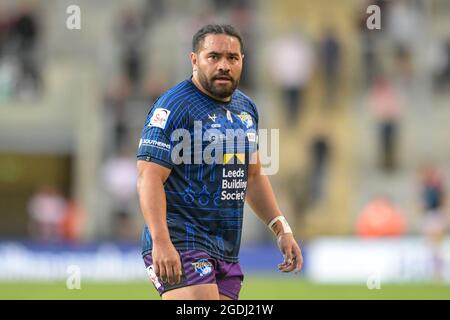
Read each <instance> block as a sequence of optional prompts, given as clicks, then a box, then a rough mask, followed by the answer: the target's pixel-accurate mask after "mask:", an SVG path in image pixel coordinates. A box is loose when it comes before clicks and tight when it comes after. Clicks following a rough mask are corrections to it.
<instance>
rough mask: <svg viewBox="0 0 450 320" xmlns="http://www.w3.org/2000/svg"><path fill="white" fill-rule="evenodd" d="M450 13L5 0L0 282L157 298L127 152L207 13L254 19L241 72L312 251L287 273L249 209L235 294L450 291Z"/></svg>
mask: <svg viewBox="0 0 450 320" xmlns="http://www.w3.org/2000/svg"><path fill="white" fill-rule="evenodd" d="M372 4H375V5H377V6H378V7H379V8H381V30H369V29H368V28H367V25H366V21H367V19H368V18H369V16H371V14H370V13H367V11H366V9H367V8H368V7H369V5H372ZM70 5H77V6H79V7H80V9H81V29H80V30H69V29H68V28H67V27H66V20H67V19H68V17H69V16H70V14H69V13H67V12H66V10H67V8H68V7H69V6H70ZM449 18H450V2H449V1H447V0H429V1H426V0H403V1H402V0H389V1H388V0H372V1H364V0H341V1H326V0H315V1H309V0H284V1H272V0H270V1H263V0H245V1H243V0H241V1H238V0H233V1H231V0H228V1H226V0H209V1H208V0H195V1H178V0H133V1H126V3H125V1H119V0H111V1H100V0H93V1H88V0H40V1H39V0H36V1H14V0H2V1H1V2H0V217H1V219H0V221H1V222H0V299H16V298H22V299H29V298H31V299H40V298H42V299H47V298H53V299H83V298H84V299H127V298H129V299H157V298H158V296H157V295H156V293H155V290H154V289H153V288H152V286H151V284H150V282H149V281H148V280H147V276H146V274H145V269H144V265H143V263H142V261H141V259H140V246H139V239H140V232H141V227H142V223H143V220H142V218H141V214H140V211H139V208H138V202H137V195H136V191H135V182H136V169H135V157H134V155H135V151H136V149H137V145H138V140H139V135H140V130H141V127H142V125H143V122H144V120H145V116H146V114H147V111H148V108H149V106H150V105H151V103H152V101H153V100H154V99H155V98H156V97H157V96H158V95H159V94H160V93H161V92H163V91H165V90H166V89H167V88H169V87H171V86H172V85H174V84H175V83H177V82H179V81H181V80H183V79H185V78H186V77H188V76H189V75H190V63H189V59H188V54H189V52H190V41H191V37H192V34H193V33H194V32H195V31H196V30H197V29H198V28H199V27H201V26H202V25H204V24H206V23H209V22H219V23H230V24H232V25H234V26H235V27H237V28H238V29H239V30H240V31H241V32H242V34H243V35H244V41H245V46H246V49H245V53H246V57H245V65H244V74H243V78H242V81H241V89H243V90H244V92H246V93H247V94H248V95H250V96H251V97H252V98H253V99H254V100H255V101H256V103H257V105H258V107H259V113H260V117H261V124H260V127H261V128H266V129H280V131H279V133H280V144H279V150H280V154H279V160H280V167H279V171H278V173H277V174H276V175H272V176H271V177H270V179H271V181H272V183H273V186H274V189H275V192H276V195H277V197H278V200H279V203H280V206H281V208H282V210H283V212H284V213H285V215H286V216H287V217H288V220H289V221H291V224H292V226H293V227H294V229H295V233H296V236H297V238H298V239H301V240H302V244H301V245H302V248H303V251H304V256H305V267H304V271H303V272H302V274H301V275H281V274H278V273H277V271H276V264H277V263H279V262H281V255H280V254H279V252H278V251H277V249H276V247H275V244H274V241H273V239H272V235H271V234H270V233H269V232H268V231H267V230H266V229H267V228H266V227H265V226H264V225H263V224H262V223H261V222H260V221H259V220H258V219H257V218H256V217H255V216H254V215H253V214H251V210H250V209H249V208H247V210H246V216H245V220H244V231H243V239H242V250H241V259H242V265H243V269H244V273H245V274H246V276H247V280H246V281H245V282H244V287H243V290H242V298H244V299H272V298H273V299H278V298H280V299H316V298H321V299H347V298H350V299H391V298H394V299H428V298H431V299H439V298H443V299H449V298H450V237H448V218H447V217H448V204H447V203H448V202H447V201H446V199H447V190H448V179H449V176H450V139H449V138H450V125H449V124H450V103H449V102H450V90H449V86H450V19H449ZM73 266H75V268H79V269H78V270H79V271H80V275H81V290H69V289H68V288H67V287H66V282H67V281H68V279H69V280H70V277H71V275H73V270H74V269H73ZM75 270H77V269H75Z"/></svg>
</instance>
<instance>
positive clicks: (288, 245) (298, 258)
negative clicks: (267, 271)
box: [277, 233, 303, 273]
mask: <svg viewBox="0 0 450 320" xmlns="http://www.w3.org/2000/svg"><path fill="white" fill-rule="evenodd" d="M277 244H278V248H280V251H281V252H282V253H283V257H284V261H283V263H281V264H279V265H278V270H280V271H282V272H291V271H293V270H295V273H297V272H300V270H301V269H302V266H303V256H302V251H301V250H300V247H299V246H298V244H297V242H296V241H295V239H294V236H293V235H292V233H285V234H282V235H280V236H279V237H278V239H277Z"/></svg>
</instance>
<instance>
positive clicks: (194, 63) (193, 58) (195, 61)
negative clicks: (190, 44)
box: [191, 52, 197, 71]
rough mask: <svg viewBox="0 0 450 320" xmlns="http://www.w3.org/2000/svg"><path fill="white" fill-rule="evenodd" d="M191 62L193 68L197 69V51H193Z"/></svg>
mask: <svg viewBox="0 0 450 320" xmlns="http://www.w3.org/2000/svg"><path fill="white" fill-rule="evenodd" d="M191 64H192V70H194V71H197V54H196V53H195V52H191Z"/></svg>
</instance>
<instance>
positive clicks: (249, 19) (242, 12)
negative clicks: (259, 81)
mask: <svg viewBox="0 0 450 320" xmlns="http://www.w3.org/2000/svg"><path fill="white" fill-rule="evenodd" d="M253 12H254V10H252V8H251V7H250V6H249V4H248V3H247V1H237V2H236V3H235V4H234V5H233V6H232V8H231V12H230V21H231V24H232V25H233V26H234V27H235V28H236V29H237V30H239V32H240V33H241V35H242V37H243V39H244V55H245V68H243V69H242V74H241V80H240V82H239V87H240V88H241V90H243V91H247V90H252V89H253V88H254V83H253V80H254V72H255V71H254V69H253V66H254V62H255V60H256V59H255V54H254V52H253V49H254V47H255V44H254V42H255V39H254V36H253V33H252V31H253V29H254V28H253V23H254V20H255V19H254V13H253Z"/></svg>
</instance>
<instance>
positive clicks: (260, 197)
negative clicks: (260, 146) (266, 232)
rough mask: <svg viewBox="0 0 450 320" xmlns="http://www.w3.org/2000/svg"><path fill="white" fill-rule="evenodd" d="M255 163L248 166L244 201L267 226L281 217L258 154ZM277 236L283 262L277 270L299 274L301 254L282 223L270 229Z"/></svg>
mask: <svg viewBox="0 0 450 320" xmlns="http://www.w3.org/2000/svg"><path fill="white" fill-rule="evenodd" d="M253 156H255V157H257V158H256V161H255V162H256V163H252V164H250V165H249V172H248V187H247V196H246V200H247V202H248V203H249V205H250V206H251V207H252V209H253V211H255V213H256V215H257V216H258V217H259V218H260V219H261V220H262V221H263V222H264V223H265V224H266V225H268V224H269V223H270V222H271V221H274V219H276V218H277V217H282V216H283V214H282V213H281V211H280V209H279V207H278V204H277V201H276V199H275V195H274V193H273V190H272V186H271V185H270V181H269V178H268V177H267V176H266V175H263V174H262V170H261V162H260V159H259V154H258V153H255V154H254V155H253ZM271 229H272V231H273V232H274V233H275V234H276V236H277V243H278V247H279V248H280V250H281V252H282V253H283V256H284V261H283V263H281V264H280V265H278V268H279V269H280V270H281V271H283V272H291V271H293V270H295V271H296V272H299V271H300V270H301V268H302V265H303V257H302V252H301V250H300V248H299V246H298V244H297V242H296V241H295V239H294V236H293V235H292V232H289V231H290V230H286V229H285V227H284V225H283V222H282V221H276V222H275V223H274V224H273V227H272V228H271Z"/></svg>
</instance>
